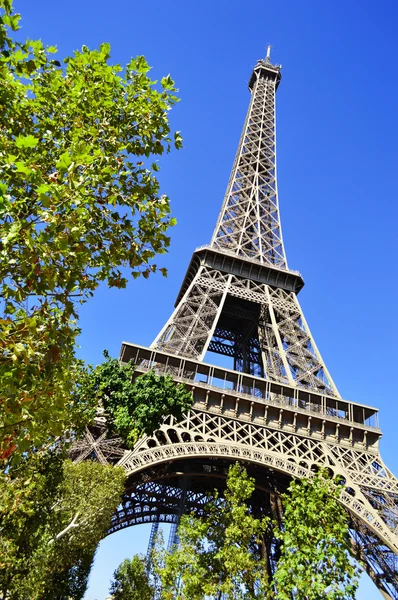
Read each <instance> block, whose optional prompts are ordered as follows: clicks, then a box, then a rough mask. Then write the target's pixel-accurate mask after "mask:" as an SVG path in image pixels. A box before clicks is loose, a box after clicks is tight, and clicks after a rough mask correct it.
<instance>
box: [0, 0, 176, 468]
mask: <svg viewBox="0 0 398 600" xmlns="http://www.w3.org/2000/svg"><path fill="white" fill-rule="evenodd" d="M19 20H20V16H19V15H18V14H14V13H13V9H12V0H0V108H1V110H0V130H1V136H0V309H1V311H2V318H1V319H0V382H1V386H0V389H1V392H0V432H1V433H2V436H1V437H2V454H1V455H0V458H1V457H2V458H3V459H4V458H7V457H8V456H9V455H11V454H12V453H17V454H18V453H19V454H21V453H22V452H26V451H27V450H29V449H31V448H34V447H35V448H37V447H40V446H41V445H43V444H46V443H47V442H48V441H49V440H51V439H52V438H53V437H54V436H58V435H60V434H61V433H62V432H63V431H65V429H66V428H70V426H71V420H72V421H73V419H71V410H72V412H73V409H74V408H75V407H74V406H73V405H71V400H70V398H71V392H72V391H73V389H74V384H75V381H77V380H78V379H79V377H80V374H79V373H80V370H81V368H82V366H81V364H80V363H79V362H78V361H77V360H76V358H75V355H74V348H75V339H76V336H77V334H78V328H77V325H76V322H77V318H78V306H79V303H82V302H85V301H86V300H87V299H88V298H89V297H90V296H92V295H93V293H94V292H95V290H96V289H97V287H98V286H99V285H100V283H101V282H106V283H107V284H108V286H110V287H119V288H120V287H125V286H126V284H127V276H126V273H127V272H128V271H130V273H131V274H132V276H133V277H138V276H140V275H143V276H144V277H148V276H149V275H150V273H151V272H154V271H156V269H157V265H156V263H154V262H153V261H154V258H155V255H156V254H159V253H163V252H166V251H167V248H168V246H169V241H170V240H169V237H168V234H167V231H168V228H169V227H170V226H172V225H174V224H175V219H174V218H172V217H171V216H170V203H169V199H168V198H167V196H165V195H164V194H161V193H160V189H159V182H158V180H157V177H156V171H158V170H159V166H158V163H157V162H156V161H154V158H155V157H156V156H159V155H161V154H163V153H164V152H168V151H169V150H170V149H171V147H172V146H174V147H176V148H179V147H181V136H180V134H179V133H178V132H177V133H174V134H172V133H171V132H170V126H169V122H168V111H169V110H170V109H171V108H172V106H173V105H174V104H175V103H176V101H177V97H176V95H175V91H176V89H175V85H174V82H173V80H172V79H171V77H170V76H167V77H164V78H163V79H162V80H161V82H160V84H157V82H155V81H152V80H151V78H150V77H149V75H148V73H149V70H150V67H149V66H148V64H147V62H146V61H145V58H144V57H142V56H139V57H137V58H136V59H132V60H130V62H129V63H128V64H127V65H126V66H125V67H124V68H123V67H122V66H120V65H118V64H112V63H111V62H110V46H109V44H102V45H101V46H100V48H99V49H97V50H90V49H89V48H87V47H86V46H83V48H82V50H81V51H76V52H75V53H74V54H73V55H72V56H69V57H67V58H65V59H64V60H62V61H59V60H56V59H54V57H53V56H54V53H55V52H56V48H55V47H48V48H45V47H44V46H43V44H42V42H41V41H39V40H27V41H26V42H17V41H15V39H14V37H13V36H14V32H15V31H16V30H17V29H18V28H19ZM123 268H125V270H123ZM126 269H127V270H126ZM160 270H161V271H162V272H163V274H166V270H165V269H164V268H161V269H160ZM74 417H75V418H76V417H77V415H76V414H75V415H74ZM84 417H85V411H83V416H80V417H79V418H80V419H81V420H83V421H84ZM0 441H1V440H0Z"/></svg>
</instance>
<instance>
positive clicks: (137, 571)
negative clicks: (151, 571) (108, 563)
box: [109, 554, 154, 600]
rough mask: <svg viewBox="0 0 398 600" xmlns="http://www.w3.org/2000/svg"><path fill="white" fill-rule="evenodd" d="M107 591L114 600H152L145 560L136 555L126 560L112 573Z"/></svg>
mask: <svg viewBox="0 0 398 600" xmlns="http://www.w3.org/2000/svg"><path fill="white" fill-rule="evenodd" d="M109 591H110V593H111V594H112V598H113V599H114V600H153V597H154V587H153V585H152V584H151V582H150V580H149V575H148V565H147V561H146V560H145V558H143V557H142V556H139V555H137V554H136V555H135V556H133V558H132V559H128V558H126V559H125V560H124V561H123V562H122V563H121V564H120V565H119V567H118V568H117V569H116V571H115V572H114V574H113V581H112V584H111V587H110V590H109Z"/></svg>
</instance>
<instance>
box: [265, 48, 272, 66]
mask: <svg viewBox="0 0 398 600" xmlns="http://www.w3.org/2000/svg"><path fill="white" fill-rule="evenodd" d="M271 48H272V46H271V44H268V46H267V56H266V57H265V60H266V62H267V63H269V62H271Z"/></svg>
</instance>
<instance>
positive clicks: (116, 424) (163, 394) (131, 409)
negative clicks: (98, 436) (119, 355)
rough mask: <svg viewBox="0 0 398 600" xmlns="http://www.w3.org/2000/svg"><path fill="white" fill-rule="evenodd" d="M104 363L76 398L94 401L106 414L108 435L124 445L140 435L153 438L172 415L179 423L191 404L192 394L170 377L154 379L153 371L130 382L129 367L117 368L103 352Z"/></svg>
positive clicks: (84, 381) (131, 369)
mask: <svg viewBox="0 0 398 600" xmlns="http://www.w3.org/2000/svg"><path fill="white" fill-rule="evenodd" d="M104 355H105V361H104V362H103V363H102V364H100V365H98V366H97V367H95V369H93V370H91V371H87V373H86V375H85V376H84V377H83V379H82V380H81V382H80V385H79V398H80V399H81V401H82V404H83V405H85V404H86V403H87V402H88V401H89V399H90V398H91V399H94V400H95V401H96V403H97V405H100V406H102V407H103V408H104V409H105V411H106V413H107V417H108V419H107V423H108V427H109V428H110V430H111V431H115V432H116V433H118V434H119V435H120V436H121V437H122V438H123V440H124V441H125V442H126V443H127V445H129V446H131V445H133V444H134V443H135V442H136V441H137V439H138V438H139V437H140V436H141V435H143V434H146V435H152V434H153V432H154V431H155V430H156V429H158V428H159V427H160V425H161V424H162V422H163V419H164V418H165V417H166V416H168V415H172V416H173V417H174V418H175V419H176V420H177V421H180V420H181V419H182V417H183V415H184V413H186V412H187V411H188V410H189V409H190V408H191V407H192V404H193V394H192V392H190V391H188V390H187V389H186V388H185V386H184V385H183V384H182V383H180V384H175V383H174V381H173V379H172V377H171V376H170V375H165V376H163V375H156V373H155V372H154V371H153V370H150V371H148V372H147V373H144V374H143V375H140V376H138V377H136V379H134V380H133V373H134V366H133V365H132V363H128V364H120V363H119V361H118V360H116V359H115V358H110V357H109V355H108V353H107V352H106V351H105V352H104Z"/></svg>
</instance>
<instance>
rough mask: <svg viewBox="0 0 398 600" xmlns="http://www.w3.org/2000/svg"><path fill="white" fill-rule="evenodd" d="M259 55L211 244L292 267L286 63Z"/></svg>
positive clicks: (251, 79)
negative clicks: (283, 110) (278, 118)
mask: <svg viewBox="0 0 398 600" xmlns="http://www.w3.org/2000/svg"><path fill="white" fill-rule="evenodd" d="M270 53H271V46H270V45H269V46H268V48H267V56H266V59H265V60H263V59H262V60H259V61H258V62H257V64H256V66H255V67H254V69H253V72H252V75H251V77H250V81H249V89H250V91H251V101H250V105H249V109H248V111H247V115H246V120H245V124H244V126H243V131H242V135H241V138H240V141H239V144H238V150H237V152H236V156H235V160H234V164H233V167H232V172H231V176H230V179H229V183H228V187H227V191H226V194H225V198H224V202H223V205H222V208H221V212H220V215H219V218H218V221H217V225H216V228H215V230H214V234H213V237H212V240H211V245H212V246H213V247H215V248H218V249H220V250H227V251H229V252H233V253H234V254H237V255H238V256H241V257H245V258H249V259H254V260H256V261H258V262H260V263H262V264H269V265H273V266H275V267H279V268H282V269H287V261H286V255H285V249H284V246H283V240H282V231H281V225H280V218H279V207H278V187H277V179H276V140H275V137H276V131H275V93H276V90H277V88H278V85H279V82H280V80H281V73H280V66H279V65H272V64H271V62H270Z"/></svg>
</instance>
